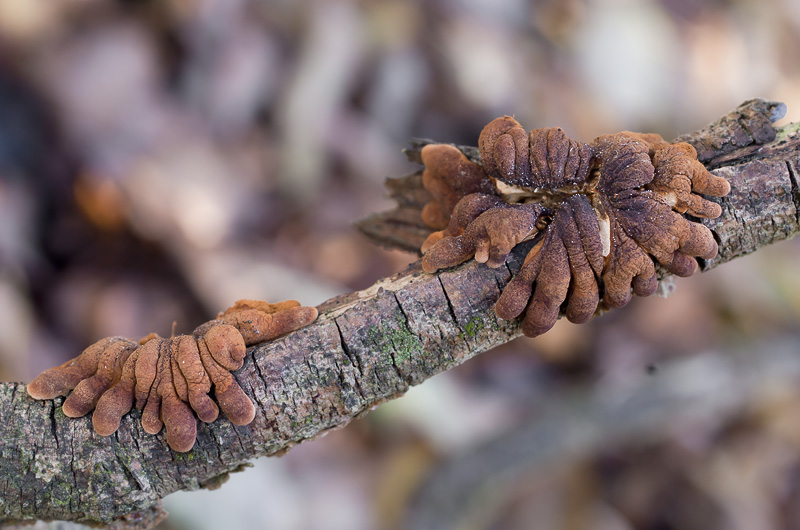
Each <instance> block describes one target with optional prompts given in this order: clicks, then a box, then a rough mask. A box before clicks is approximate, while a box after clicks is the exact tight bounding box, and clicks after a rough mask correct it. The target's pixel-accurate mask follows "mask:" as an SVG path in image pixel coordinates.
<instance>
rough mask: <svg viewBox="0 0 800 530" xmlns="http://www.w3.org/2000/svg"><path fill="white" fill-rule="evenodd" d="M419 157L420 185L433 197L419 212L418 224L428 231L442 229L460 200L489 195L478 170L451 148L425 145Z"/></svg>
mask: <svg viewBox="0 0 800 530" xmlns="http://www.w3.org/2000/svg"><path fill="white" fill-rule="evenodd" d="M420 157H421V158H422V163H423V164H424V165H425V170H424V171H423V172H422V183H423V185H424V186H425V189H426V190H428V192H430V194H431V195H432V196H433V200H431V201H430V202H429V203H428V204H426V205H425V207H424V208H423V209H422V220H423V221H425V223H426V224H427V225H428V226H430V227H431V228H435V229H437V230H441V229H444V228H445V227H446V226H447V224H448V222H449V220H450V214H451V213H452V212H453V208H455V206H456V204H457V203H458V201H460V200H461V199H462V198H463V197H465V196H467V195H469V194H470V193H491V192H492V183H491V181H490V180H489V179H488V178H487V177H486V174H485V173H484V172H483V169H482V168H481V166H479V165H477V164H474V163H472V162H470V160H469V159H468V158H467V157H466V156H464V153H462V152H461V151H459V150H458V148H457V147H455V146H452V145H445V144H431V145H426V146H425V147H423V148H422V151H421V153H420Z"/></svg>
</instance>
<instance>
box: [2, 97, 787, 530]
mask: <svg viewBox="0 0 800 530" xmlns="http://www.w3.org/2000/svg"><path fill="white" fill-rule="evenodd" d="M780 109H781V106H780V104H777V103H772V102H766V101H763V100H753V101H750V102H747V103H745V104H744V105H743V106H742V107H739V108H738V109H736V110H735V111H733V112H732V113H730V114H729V115H727V116H725V117H723V118H722V119H721V120H718V121H717V122H715V123H714V124H712V125H711V126H709V127H707V128H705V129H703V130H701V131H698V132H697V133H693V134H692V135H688V136H686V137H685V138H682V139H684V140H687V141H690V142H691V143H693V144H695V145H696V146H698V150H699V151H700V153H701V155H702V156H703V159H704V162H705V163H706V164H707V165H708V166H709V167H712V168H715V171H716V172H717V174H722V175H724V176H725V177H726V178H728V179H729V180H730V182H731V186H732V188H733V190H732V191H731V194H730V195H729V196H727V197H725V198H723V199H722V200H721V202H722V205H723V215H722V217H721V218H719V219H715V220H711V221H704V222H705V223H706V224H707V225H708V226H709V228H711V229H712V230H713V231H714V232H715V233H716V234H717V236H718V238H719V242H720V254H719V256H718V257H717V258H715V259H714V260H710V261H709V262H706V263H702V264H701V266H702V267H703V269H709V268H712V267H715V266H717V265H719V264H720V263H724V262H726V261H729V260H731V259H733V258H735V257H738V256H740V255H742V254H746V253H748V252H752V251H754V250H756V249H758V248H759V247H761V246H764V245H767V244H770V243H772V242H774V241H778V240H781V239H786V238H788V237H792V236H794V235H795V234H797V232H798V231H800V225H799V224H798V221H799V214H798V212H799V211H800V210H799V209H798V206H800V191H799V190H798V185H797V170H796V162H797V159H798V157H799V156H800V124H792V125H788V126H786V127H783V128H782V129H780V130H778V131H777V136H776V135H775V131H774V130H773V129H772V126H771V124H770V122H771V120H772V119H774V118H775V117H776V116H777V115H778V114H780ZM778 117H779V116H778ZM765 141H766V142H769V143H767V144H764V145H760V143H761V142H765ZM421 145H424V142H417V143H416V147H412V149H411V150H409V151H408V153H409V155H410V157H411V158H412V159H413V157H414V156H415V154H418V149H419V147H420V146H421ZM464 150H465V152H468V153H470V154H471V156H475V155H476V153H475V152H474V148H472V149H469V148H464ZM415 180H416V181H418V180H419V177H418V176H416V177H414V176H412V177H408V178H405V179H395V180H394V181H393V185H394V186H395V189H394V193H395V196H396V197H398V198H399V199H400V206H399V208H398V209H397V210H395V214H394V216H392V215H390V214H379V215H378V216H373V217H371V218H370V219H371V220H370V221H368V222H367V221H365V222H362V223H361V224H360V227H361V228H362V230H366V231H369V227H370V226H372V227H373V230H372V232H371V237H372V238H373V239H379V240H381V241H382V242H383V243H387V241H388V242H394V243H393V244H395V245H397V244H398V242H399V244H400V246H403V245H407V246H408V248H418V247H417V246H412V245H411V241H412V240H414V237H419V235H420V234H422V233H423V232H424V227H421V226H420V225H416V227H415V225H414V223H415V222H416V219H417V218H418V216H419V208H418V207H417V206H419V205H421V204H422V203H424V202H425V196H424V195H423V191H422V190H421V188H420V187H419V186H416V187H414V186H413V183H414V181H415ZM398 190H401V191H398ZM415 205H416V206H415ZM415 208H416V209H415ZM397 212H400V214H399V215H398V214H397ZM414 212H416V218H415V213H414ZM398 219H400V220H402V222H403V223H406V224H405V225H402V223H400V222H399V221H398ZM381 223H383V224H381ZM392 223H394V225H392ZM365 227H367V228H365ZM387 227H388V228H387ZM398 227H401V229H398ZM375 234H384V235H385V234H391V235H392V237H390V238H383V239H382V238H381V237H376V235H375ZM423 237H424V236H423ZM529 244H530V243H529ZM524 251H525V249H518V250H517V251H515V253H514V255H513V257H512V259H511V260H510V261H509V262H508V263H507V264H506V266H505V267H501V268H499V269H490V268H488V267H486V266H484V265H478V264H476V263H475V262H474V261H472V262H468V263H466V264H464V265H462V266H460V267H457V268H455V269H452V270H448V271H443V272H440V273H438V274H436V275H430V274H425V273H423V272H422V271H421V269H420V267H419V264H418V263H414V264H412V265H411V266H410V267H409V268H408V269H406V270H405V271H403V272H401V273H399V274H397V275H395V276H393V277H391V278H387V279H384V280H381V281H379V282H378V283H376V284H375V285H373V286H372V287H370V288H369V289H366V290H364V291H360V292H356V293H350V294H347V295H343V296H339V297H337V298H334V299H332V300H329V301H327V302H325V303H324V304H322V305H321V306H320V307H319V310H320V318H319V319H318V320H317V322H315V323H314V324H312V325H310V326H308V327H306V328H304V329H302V330H300V331H297V332H295V333H293V334H291V335H288V336H286V337H284V338H282V339H279V340H276V341H274V342H270V343H266V344H261V345H258V346H255V347H253V348H251V349H250V351H249V352H248V356H247V358H246V360H245V365H244V367H243V368H242V369H241V370H239V371H238V372H237V373H236V374H235V375H236V378H237V380H238V381H239V383H240V384H241V386H242V387H243V388H244V389H245V391H246V392H247V394H248V395H249V396H250V398H251V399H253V400H254V402H255V403H256V417H255V419H254V420H253V422H252V423H251V424H250V425H248V426H245V427H235V426H233V425H232V424H231V423H230V422H228V421H227V420H225V419H219V420H217V421H215V422H214V423H212V424H209V425H206V424H202V423H201V424H200V425H199V426H198V437H197V443H196V444H195V446H194V449H192V451H190V452H189V453H185V454H182V453H176V452H173V451H171V450H170V449H169V447H168V446H167V444H166V441H165V437H164V433H163V432H162V433H161V434H159V435H157V436H152V435H148V434H146V433H145V432H144V431H143V430H142V428H141V425H140V419H141V415H140V413H139V412H136V411H134V412H132V413H131V414H129V415H127V416H126V417H125V418H123V421H122V424H121V426H120V428H119V430H118V431H117V432H116V433H115V434H114V435H112V436H109V437H102V436H99V435H97V434H95V433H94V431H93V430H92V425H91V417H90V416H88V417H84V418H80V419H70V418H67V417H66V416H64V414H63V413H62V411H61V407H60V406H61V403H62V402H63V399H60V398H59V399H56V400H53V401H35V400H33V399H31V398H30V397H29V396H28V395H27V393H26V391H25V387H24V385H23V384H21V383H6V384H2V385H0V444H1V445H0V524H1V523H11V522H14V521H31V520H36V519H54V520H70V521H79V522H87V523H94V524H98V523H100V524H105V525H108V526H111V527H117V528H121V527H138V528H146V527H149V526H152V525H153V524H155V522H156V521H157V520H158V519H159V518H160V517H163V511H162V510H161V508H160V502H159V501H160V499H161V498H163V497H164V496H166V495H167V494H169V493H172V492H174V491H177V490H180V489H189V490H193V489H198V488H201V487H209V488H213V487H215V486H218V485H219V484H220V483H221V482H222V480H224V478H225V476H226V474H227V473H229V472H231V471H236V470H238V469H240V468H241V467H242V466H244V465H245V464H246V462H247V461H248V460H251V459H253V458H256V457H259V456H264V455H275V454H280V453H282V452H285V451H286V450H288V449H289V448H291V447H292V446H293V445H295V444H298V443H301V442H303V441H305V440H309V439H313V438H316V437H317V436H320V435H321V434H323V433H325V432H326V431H327V430H329V429H335V428H339V427H342V426H344V425H346V424H347V423H348V422H349V421H350V420H352V419H353V418H355V417H358V416H360V415H362V414H364V413H366V412H367V411H369V410H370V409H371V408H372V407H374V406H375V405H377V404H379V403H381V402H383V401H386V400H389V399H393V398H395V397H398V396H400V395H401V394H402V393H403V392H405V391H406V390H407V389H408V388H409V386H410V385H415V384H419V383H421V382H423V381H424V380H426V379H428V378H429V377H431V376H433V375H434V374H436V373H439V372H442V371H444V370H447V369H449V368H452V367H454V366H456V365H458V364H460V363H462V362H464V361H465V360H467V359H469V358H470V357H472V356H474V355H476V354H478V353H480V352H482V351H485V350H488V349H490V348H492V347H494V346H496V345H498V344H501V343H504V342H507V341H510V340H511V339H513V338H515V337H517V336H519V335H520V331H519V325H518V323H517V322H515V321H504V320H500V319H498V318H497V317H496V316H495V314H494V311H493V305H494V302H495V301H496V299H497V297H498V296H499V294H500V292H501V291H502V289H503V287H504V286H505V285H506V283H507V282H508V281H509V279H510V278H511V275H512V273H514V272H516V271H517V270H518V269H519V267H520V265H521V261H522V257H523V256H524Z"/></svg>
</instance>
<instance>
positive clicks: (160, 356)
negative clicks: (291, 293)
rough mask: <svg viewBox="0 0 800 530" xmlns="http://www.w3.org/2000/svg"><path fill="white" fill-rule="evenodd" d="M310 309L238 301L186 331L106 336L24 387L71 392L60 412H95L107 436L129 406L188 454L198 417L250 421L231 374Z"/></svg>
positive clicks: (42, 392)
mask: <svg viewBox="0 0 800 530" xmlns="http://www.w3.org/2000/svg"><path fill="white" fill-rule="evenodd" d="M316 317H317V310H316V309H315V308H313V307H306V306H301V305H300V303H299V302H296V301H294V300H288V301H284V302H279V303H277V304H270V303H268V302H260V301H254V300H240V301H239V302H236V304H235V305H234V306H233V307H231V308H229V309H228V310H226V311H225V312H223V313H220V314H219V315H218V316H217V318H216V319H215V320H212V321H210V322H206V323H205V324H202V325H201V326H199V327H198V328H197V329H195V330H194V332H193V333H192V334H191V335H179V336H177V337H170V338H162V337H159V336H158V335H155V334H153V335H148V336H147V337H145V338H143V339H142V340H140V341H138V342H137V341H133V340H130V339H126V338H123V337H111V338H105V339H101V340H99V341H97V342H96V343H94V344H92V345H91V346H89V347H88V348H86V349H85V350H84V351H83V353H81V354H80V355H78V356H77V357H76V358H74V359H71V360H69V361H67V362H66V363H64V364H62V365H61V366H57V367H55V368H50V369H49V370H46V371H45V372H43V373H41V374H40V375H39V376H37V377H36V378H35V379H34V380H33V381H31V383H30V384H28V387H27V389H28V394H30V396H31V397H33V398H34V399H52V398H54V397H56V396H65V395H67V394H69V396H68V397H67V398H66V399H65V400H64V404H63V406H62V410H63V412H64V414H65V415H66V416H69V417H72V418H79V417H81V416H85V415H86V414H88V413H89V412H91V411H92V410H94V414H93V415H92V424H93V425H94V430H95V431H96V432H97V433H98V434H100V435H102V436H108V435H110V434H112V433H114V432H116V430H117V429H118V428H119V424H120V421H121V419H122V417H123V416H124V415H125V414H127V413H128V412H129V411H130V410H131V409H132V408H133V407H134V406H135V407H136V408H137V409H138V410H141V411H142V428H143V429H144V430H145V431H146V432H148V433H150V434H158V433H159V432H160V431H161V429H162V428H165V429H166V437H167V443H168V444H169V446H170V447H171V448H172V449H173V450H175V451H179V452H186V451H189V450H190V449H191V448H192V447H193V446H194V442H195V438H196V437H197V419H196V418H199V419H201V420H202V421H204V422H207V423H210V422H212V421H214V420H216V419H217V417H218V416H219V409H222V412H223V413H224V414H225V416H226V417H227V418H228V419H229V420H230V421H231V423H234V424H235V425H247V424H248V423H250V422H251V421H252V420H253V417H254V415H255V408H254V406H253V403H252V402H251V401H250V399H249V398H248V397H247V395H246V394H245V393H244V391H243V390H242V389H241V387H240V386H239V384H238V383H237V382H236V379H234V377H233V375H232V374H231V372H233V371H235V370H238V369H239V368H241V367H242V363H243V362H244V357H245V353H246V351H247V346H249V345H251V344H256V343H258V342H264V341H268V340H272V339H274V338H277V337H279V336H281V335H285V334H286V333H289V332H290V331H294V330H296V329H299V328H301V327H303V326H305V325H307V324H310V323H311V322H313V321H314V319H316Z"/></svg>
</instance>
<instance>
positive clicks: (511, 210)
mask: <svg viewBox="0 0 800 530" xmlns="http://www.w3.org/2000/svg"><path fill="white" fill-rule="evenodd" d="M478 147H479V150H480V154H481V165H478V164H474V163H472V162H470V161H469V160H468V159H467V158H466V157H465V156H464V155H463V154H461V152H460V151H459V150H458V149H456V148H455V147H452V146H447V145H440V144H432V145H428V146H426V147H425V148H424V149H423V156H422V160H423V163H424V164H425V170H424V172H423V184H424V185H425V188H426V189H427V190H428V191H429V192H430V193H431V195H432V196H433V200H431V202H430V203H429V204H428V205H427V206H426V209H425V210H426V211H427V212H428V215H425V212H423V220H424V221H425V222H426V223H427V224H428V225H429V226H430V227H431V228H434V229H437V230H438V231H437V232H434V233H432V234H431V235H430V237H428V239H427V240H426V241H425V243H424V244H423V246H422V251H423V253H424V255H423V257H422V267H423V269H424V270H425V271H427V272H435V271H437V270H440V269H444V268H447V267H453V266H455V265H458V264H460V263H463V262H464V261H467V260H468V259H470V258H473V257H474V258H475V260H476V261H478V262H481V263H486V264H487V265H488V266H490V267H499V266H501V265H502V264H503V263H504V262H505V260H506V258H507V257H508V255H509V253H510V252H511V250H513V248H514V247H515V246H516V245H517V244H519V243H521V242H523V241H527V240H533V239H535V240H536V243H535V244H534V246H533V248H532V249H531V250H530V251H529V253H528V255H527V256H526V258H525V261H524V263H523V265H522V268H521V269H520V271H519V273H518V274H516V275H515V276H514V277H513V278H512V279H511V282H510V283H509V284H508V285H507V286H506V288H505V289H504V290H503V293H502V294H501V296H500V298H499V299H498V301H497V304H496V306H495V310H496V312H497V315H498V316H499V317H501V318H504V319H512V318H517V317H519V316H520V315H522V330H523V333H525V335H527V336H530V337H535V336H537V335H540V334H542V333H544V332H546V331H548V330H549V329H550V328H552V327H553V325H554V324H555V322H556V320H557V319H558V315H559V314H560V313H561V312H562V311H563V313H564V314H565V315H566V317H567V318H568V319H569V320H570V321H571V322H576V323H581V322H586V321H587V320H589V319H590V318H591V317H592V315H593V314H595V312H596V311H597V309H598V308H600V307H602V308H615V307H622V306H624V305H625V304H627V303H628V302H629V301H630V299H631V296H632V294H636V295H639V296H649V295H651V294H653V293H654V292H655V291H656V288H657V276H656V266H655V264H656V262H657V263H659V264H661V265H662V266H663V267H664V268H665V269H666V270H668V271H669V272H671V273H673V274H676V275H678V276H689V275H691V274H693V273H694V272H696V271H697V269H698V263H697V258H702V259H709V258H712V257H714V256H715V255H716V254H717V243H716V241H715V240H714V237H713V234H712V233H711V231H710V230H709V229H708V228H706V227H705V226H703V225H702V224H700V223H698V222H695V221H692V220H689V219H688V218H687V217H685V216H684V215H683V214H688V215H691V216H693V217H704V218H714V217H718V216H719V215H720V214H721V211H722V210H721V208H720V206H719V204H717V203H715V202H713V201H710V200H708V199H706V198H704V197H702V195H707V196H714V197H722V196H724V195H726V194H727V193H728V192H729V191H730V185H729V184H728V182H727V181H726V180H725V179H723V178H720V177H716V176H714V175H712V174H711V173H709V172H708V171H707V170H706V168H705V167H704V166H703V164H701V163H700V162H698V160H697V153H696V152H695V150H694V148H693V147H692V146H690V145H689V144H685V143H675V144H671V143H669V142H666V141H664V140H663V139H662V138H661V137H660V136H658V135H657V134H641V133H631V132H621V133H617V134H611V135H604V136H600V137H599V138H596V139H595V140H594V141H593V142H592V143H591V144H585V143H581V142H577V141H575V140H572V139H570V138H569V137H567V135H566V134H565V133H564V131H563V130H561V129H560V128H543V129H534V130H532V131H531V132H530V133H526V132H525V130H524V129H523V128H522V126H520V124H519V123H517V121H516V120H514V119H513V118H510V117H508V116H505V117H502V118H497V119H495V120H494V121H492V122H491V123H489V124H488V125H487V126H486V127H484V129H483V131H482V132H481V135H480V139H479V141H478ZM462 179H463V180H462ZM462 183H463V185H462Z"/></svg>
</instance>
